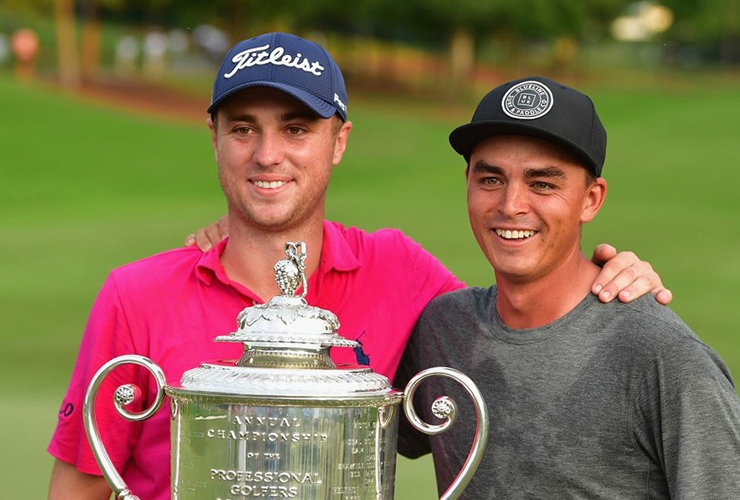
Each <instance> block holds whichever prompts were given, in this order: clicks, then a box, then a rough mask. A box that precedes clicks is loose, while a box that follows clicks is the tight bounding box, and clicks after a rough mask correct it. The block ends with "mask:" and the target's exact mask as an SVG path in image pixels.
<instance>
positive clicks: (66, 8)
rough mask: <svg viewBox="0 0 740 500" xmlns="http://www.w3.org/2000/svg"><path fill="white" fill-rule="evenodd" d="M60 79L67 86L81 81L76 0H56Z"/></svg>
mask: <svg viewBox="0 0 740 500" xmlns="http://www.w3.org/2000/svg"><path fill="white" fill-rule="evenodd" d="M54 16H55V23H56V38H57V57H58V66H59V81H60V82H61V84H62V85H64V86H67V87H74V86H76V85H78V84H79V83H80V65H79V57H78V53H77V43H76V42H77V40H76V36H75V19H74V0H54Z"/></svg>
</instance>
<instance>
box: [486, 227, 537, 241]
mask: <svg viewBox="0 0 740 500" xmlns="http://www.w3.org/2000/svg"><path fill="white" fill-rule="evenodd" d="M536 233H537V231H530V230H528V229H525V230H516V229H513V230H512V229H496V234H497V235H499V236H500V237H502V238H503V239H505V240H523V239H526V238H530V237H532V236H534V235H535V234H536Z"/></svg>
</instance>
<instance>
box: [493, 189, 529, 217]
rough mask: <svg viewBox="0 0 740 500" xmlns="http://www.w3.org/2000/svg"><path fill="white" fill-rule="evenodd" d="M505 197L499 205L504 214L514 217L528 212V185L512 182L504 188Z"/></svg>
mask: <svg viewBox="0 0 740 500" xmlns="http://www.w3.org/2000/svg"><path fill="white" fill-rule="evenodd" d="M502 194H503V199H502V200H501V204H500V205H499V210H500V211H501V213H502V214H504V215H506V216H509V217H513V216H516V215H521V214H524V213H526V212H527V206H528V205H527V194H528V190H527V187H526V186H524V185H523V184H520V183H516V182H513V183H512V182H510V183H509V184H507V185H506V188H505V189H504V190H503V193H502Z"/></svg>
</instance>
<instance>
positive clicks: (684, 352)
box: [395, 77, 740, 500]
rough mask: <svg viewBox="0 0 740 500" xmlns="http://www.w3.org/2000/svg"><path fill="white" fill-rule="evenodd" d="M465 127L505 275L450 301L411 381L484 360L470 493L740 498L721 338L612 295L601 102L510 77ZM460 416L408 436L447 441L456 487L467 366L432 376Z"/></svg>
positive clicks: (465, 443)
mask: <svg viewBox="0 0 740 500" xmlns="http://www.w3.org/2000/svg"><path fill="white" fill-rule="evenodd" d="M450 142H451V144H452V146H453V148H455V150H456V151H457V152H459V153H460V154H461V155H463V156H464V157H465V159H466V161H467V163H468V166H467V169H466V178H467V192H468V211H469V215H470V222H471V227H472V229H473V233H474V235H475V237H476V240H477V241H478V244H479V245H480V247H481V249H482V250H483V253H484V254H485V255H486V257H487V258H488V260H489V262H490V263H491V265H492V266H493V269H494V272H495V275H496V283H497V285H495V286H492V287H491V288H487V289H480V288H471V289H467V290H460V291H457V292H452V293H450V294H447V295H444V296H442V297H439V298H437V299H436V300H435V301H433V302H432V303H431V304H430V305H429V306H428V307H427V309H426V311H425V312H424V314H423V315H422V317H421V319H420V320H419V323H418V325H417V327H416V329H415V331H414V334H413V336H412V338H411V341H410V343H409V344H408V346H407V349H406V351H405V354H404V358H403V359H402V362H401V366H400V367H399V372H398V374H397V377H396V380H395V383H396V385H397V386H399V387H404V386H405V385H406V383H407V382H408V380H409V379H410V377H411V376H413V375H414V374H416V373H417V372H419V371H420V370H422V369H424V368H428V367H432V366H439V365H445V366H451V367H454V368H458V369H460V370H462V371H464V372H465V373H467V374H468V375H469V376H470V377H471V378H472V379H473V380H474V381H475V382H476V384H477V385H478V386H479V388H480V389H481V391H482V393H483V395H484V397H485V399H486V402H487V404H488V407H489V411H490V429H491V430H490V432H491V434H490V436H489V439H488V446H487V448H486V450H485V454H484V457H483V460H482V462H481V464H480V466H479V468H478V471H477V473H476V475H475V476H474V478H473V480H472V481H471V483H470V485H469V486H468V489H467V490H466V491H465V493H464V495H463V497H464V498H469V499H475V500H483V499H497V500H499V499H555V498H557V499H563V498H573V499H620V498H624V499H646V500H647V499H650V500H653V499H686V500H689V499H690V500H701V499H706V500H721V499H740V403H739V402H738V398H737V396H736V393H735V388H734V384H733V380H732V377H731V375H730V373H729V371H728V369H727V367H726V366H725V364H724V363H723V362H722V360H721V359H720V358H719V356H718V355H717V354H716V353H715V352H714V351H713V350H712V349H711V348H709V347H708V346H707V345H705V344H703V343H702V342H701V341H700V340H699V339H698V338H697V337H696V335H695V334H694V333H693V332H692V331H691V330H690V329H689V328H688V327H687V326H686V325H685V324H684V323H683V322H682V321H681V320H680V318H678V317H677V316H676V315H675V314H674V313H673V312H671V311H670V310H669V309H667V308H665V307H663V306H660V305H658V304H656V303H655V301H654V300H652V299H650V298H647V299H645V298H640V299H638V300H636V301H634V302H632V303H628V304H625V303H609V304H604V303H601V302H599V300H598V299H596V298H595V297H594V296H592V295H591V294H590V293H589V290H590V283H591V282H592V281H593V276H594V274H595V273H597V272H598V267H597V266H595V265H594V264H593V263H591V262H590V261H589V260H588V259H587V258H586V257H585V256H584V255H583V254H582V253H581V251H580V237H581V227H582V224H584V223H586V222H589V221H590V220H592V219H593V218H594V217H595V216H596V214H597V213H598V211H599V209H600V208H601V206H602V204H603V202H604V199H605V197H606V181H605V180H604V179H603V178H602V177H601V170H602V167H603V164H604V158H605V155H606V132H605V131H604V128H603V126H602V125H601V122H600V120H599V118H598V116H597V114H596V111H595V109H594V107H593V104H592V102H591V100H590V99H589V98H588V97H587V96H585V95H583V94H581V93H580V92H578V91H576V90H574V89H571V88H569V87H566V86H563V85H561V84H559V83H557V82H554V81H552V80H549V79H546V78H541V77H531V78H527V79H523V80H518V81H515V82H510V83H507V84H504V85H502V86H500V87H498V88H496V89H494V90H493V91H491V92H490V93H489V94H488V95H487V96H486V97H484V98H483V100H482V101H481V103H480V105H479V106H478V109H477V110H476V112H475V114H474V115H473V119H472V121H471V123H469V124H466V125H463V126H461V127H458V128H457V129H456V130H455V131H453V132H452V134H451V135H450ZM442 394H448V395H451V396H452V397H453V398H454V399H455V400H456V401H457V403H458V405H459V406H460V407H461V408H460V416H459V417H458V420H457V422H456V424H455V425H453V426H452V427H451V428H450V430H448V431H447V432H446V433H444V434H442V435H439V436H435V437H431V438H430V437H427V436H425V435H422V434H420V433H418V432H416V431H414V430H412V429H411V428H410V426H409V425H408V424H407V423H405V424H404V426H403V427H402V429H401V432H400V438H399V451H400V452H401V453H402V454H404V455H406V456H410V457H416V456H420V455H423V454H425V453H428V452H430V451H431V452H432V453H433V456H434V464H435V470H436V473H437V481H438V486H439V488H440V490H445V489H446V488H447V487H448V486H449V484H450V483H451V482H452V480H453V479H454V478H455V476H456V475H457V473H458V471H459V470H460V468H461V467H462V465H463V462H464V461H465V459H466V457H467V453H468V450H469V448H470V444H471V441H472V437H473V434H474V431H475V429H474V425H475V422H474V418H473V415H474V414H473V409H472V405H471V404H470V403H469V401H468V399H469V398H468V397H467V396H466V395H465V393H464V392H463V391H462V389H460V388H459V387H455V386H454V384H453V383H452V382H450V383H447V382H441V383H438V384H434V383H429V382H428V383H425V384H423V385H422V386H421V387H420V389H419V390H418V391H417V401H416V405H415V406H416V408H418V409H420V410H422V411H420V413H421V416H422V418H424V419H425V420H426V421H428V422H432V423H433V422H435V419H434V418H433V417H432V416H431V411H430V410H429V408H430V406H431V402H432V401H433V400H434V399H435V398H436V397H438V396H440V395H442Z"/></svg>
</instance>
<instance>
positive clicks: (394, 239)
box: [326, 222, 423, 252]
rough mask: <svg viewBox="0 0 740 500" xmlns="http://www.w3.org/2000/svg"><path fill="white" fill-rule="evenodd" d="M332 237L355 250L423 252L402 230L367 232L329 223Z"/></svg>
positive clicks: (389, 229)
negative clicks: (344, 242)
mask: <svg viewBox="0 0 740 500" xmlns="http://www.w3.org/2000/svg"><path fill="white" fill-rule="evenodd" d="M326 227H327V228H328V230H329V234H330V236H333V237H334V238H336V237H341V238H342V239H344V241H346V242H347V244H349V245H350V246H351V247H352V248H353V249H356V250H359V249H362V250H373V251H380V252H383V251H384V252H389V251H394V250H399V249H401V250H407V251H410V252H418V251H423V248H422V246H421V245H420V244H419V243H417V242H416V241H414V240H413V239H411V238H410V237H409V236H407V235H406V234H404V233H403V232H402V231H401V230H400V229H394V228H381V229H377V230H375V231H366V230H364V229H360V228H358V227H354V226H350V227H347V226H344V225H342V224H340V223H338V222H328V223H327V226H326Z"/></svg>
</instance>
